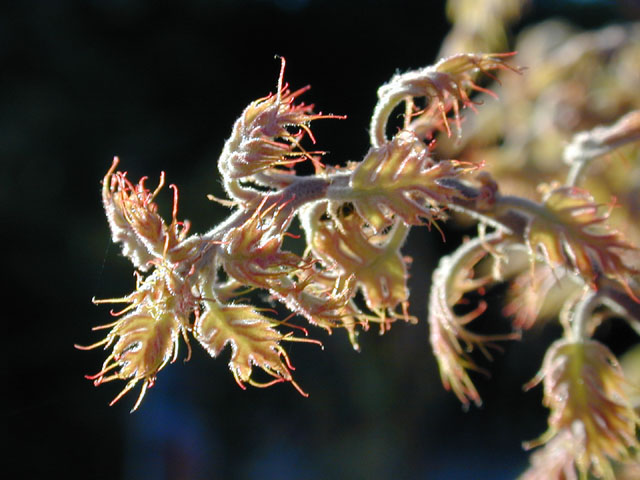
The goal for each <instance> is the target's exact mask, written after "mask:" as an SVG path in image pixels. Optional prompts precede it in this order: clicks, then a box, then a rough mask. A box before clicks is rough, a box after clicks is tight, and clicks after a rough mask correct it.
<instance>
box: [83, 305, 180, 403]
mask: <svg viewBox="0 0 640 480" xmlns="http://www.w3.org/2000/svg"><path fill="white" fill-rule="evenodd" d="M181 331H182V325H181V322H180V321H179V319H178V318H177V317H176V316H175V315H174V314H173V313H171V312H158V311H155V310H152V309H149V308H147V307H146V306H144V307H141V308H139V309H137V310H135V311H133V312H132V313H130V314H129V315H127V316H126V317H124V318H122V319H121V320H120V321H118V322H117V323H116V325H115V326H114V327H113V329H112V330H111V331H110V332H109V335H108V336H107V338H106V339H105V340H104V341H103V342H100V344H103V343H105V344H106V345H107V346H108V345H110V344H111V343H112V342H113V341H114V340H115V339H116V338H117V341H116V343H115V345H114V347H113V351H112V353H111V355H109V356H108V357H107V359H106V360H105V362H104V365H103V366H102V370H101V371H100V372H99V373H97V374H96V375H93V376H88V377H87V378H89V379H91V380H93V381H94V384H95V385H96V386H97V385H100V384H102V383H106V382H110V381H112V380H129V382H128V383H127V385H126V386H125V388H124V389H123V390H122V391H121V392H120V394H118V396H117V397H116V398H115V399H114V400H113V401H112V402H111V404H112V405H113V404H114V403H116V402H117V401H118V400H119V399H120V398H122V397H123V396H124V395H125V394H126V393H127V392H128V391H129V390H131V389H132V388H133V387H135V386H136V384H137V383H138V382H139V381H142V382H143V383H142V390H141V391H140V395H139V396H138V400H137V401H136V404H135V406H134V407H133V409H132V411H133V410H136V409H137V408H138V406H139V405H140V402H141V401H142V399H143V397H144V395H145V393H146V391H147V388H148V387H150V386H152V385H153V384H154V382H155V379H156V375H157V373H158V372H159V371H160V370H162V368H164V366H165V365H166V364H167V362H168V361H169V360H170V359H172V358H173V359H175V357H176V355H177V353H178V339H179V334H180V332H181ZM90 348H91V347H90ZM117 368H119V370H118V371H117V372H115V373H112V374H110V375H107V374H108V373H109V372H111V371H112V370H114V369H117Z"/></svg>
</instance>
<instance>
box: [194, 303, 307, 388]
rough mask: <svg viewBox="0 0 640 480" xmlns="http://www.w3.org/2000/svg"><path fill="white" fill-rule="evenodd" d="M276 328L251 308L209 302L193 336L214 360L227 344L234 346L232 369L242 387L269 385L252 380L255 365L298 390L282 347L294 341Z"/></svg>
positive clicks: (196, 324) (230, 364) (197, 322)
mask: <svg viewBox="0 0 640 480" xmlns="http://www.w3.org/2000/svg"><path fill="white" fill-rule="evenodd" d="M274 325H275V322H274V321H273V320H271V319H269V318H268V317H266V316H264V315H262V314H260V313H258V312H257V311H256V310H255V309H254V307H252V306H249V305H224V306H222V305H218V304H215V303H213V302H210V303H208V304H207V306H206V308H205V310H204V313H202V314H201V315H200V316H199V318H198V319H197V320H196V322H195V325H194V335H195V337H196V339H197V340H198V341H199V342H200V343H201V344H202V345H203V346H204V348H205V349H206V350H207V351H208V352H209V353H210V354H211V356H213V357H217V356H218V355H219V354H220V352H222V350H223V349H224V348H225V346H226V345H230V346H231V360H230V361H229V368H230V369H231V372H232V373H233V376H234V378H235V379H236V381H237V382H238V384H239V385H240V386H241V387H243V388H244V386H243V385H244V383H250V384H252V385H255V386H266V385H262V384H258V383H256V382H255V381H254V380H252V378H251V376H252V372H253V367H254V366H256V367H258V368H261V369H262V370H264V371H265V372H267V373H268V374H269V375H271V376H272V377H275V381H274V382H278V381H287V382H292V383H293V384H294V386H296V388H298V389H299V387H297V385H296V384H295V382H294V381H293V378H292V377H291V369H292V367H291V365H290V363H289V359H288V357H287V354H286V352H285V351H284V349H283V348H282V346H281V345H280V342H282V341H283V340H292V338H291V337H290V336H287V335H283V334H281V333H280V332H278V331H277V330H275V329H274V328H273V326H274ZM299 340H300V339H299ZM302 341H304V339H302ZM274 382H271V383H274ZM271 383H269V384H267V385H270V384H271Z"/></svg>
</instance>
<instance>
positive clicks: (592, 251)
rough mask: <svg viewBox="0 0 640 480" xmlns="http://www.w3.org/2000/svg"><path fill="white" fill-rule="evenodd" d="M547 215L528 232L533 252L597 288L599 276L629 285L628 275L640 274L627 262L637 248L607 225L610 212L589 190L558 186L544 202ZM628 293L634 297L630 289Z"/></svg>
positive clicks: (535, 219) (533, 221)
mask: <svg viewBox="0 0 640 480" xmlns="http://www.w3.org/2000/svg"><path fill="white" fill-rule="evenodd" d="M543 206H544V212H543V213H542V214H540V215H536V216H534V217H533V218H532V219H531V221H530V222H529V225H528V227H527V230H526V232H525V237H526V241H527V244H528V246H529V248H530V250H531V251H532V252H533V251H535V250H538V249H539V250H541V251H542V253H543V254H544V256H545V258H546V260H547V261H548V263H549V264H550V265H551V266H558V265H562V266H565V267H568V268H570V269H573V270H575V271H576V272H577V273H578V274H580V275H581V276H582V277H583V278H584V279H585V281H587V282H589V283H590V284H591V285H592V286H595V281H596V279H597V278H598V276H600V275H606V276H608V277H611V278H615V279H617V280H619V281H621V282H622V283H623V285H625V286H626V285H627V284H628V280H627V278H628V276H629V275H632V274H637V273H640V272H639V271H638V270H637V269H636V268H634V267H633V266H631V265H629V263H628V262H625V261H624V260H623V257H622V255H621V254H622V252H624V251H637V250H638V249H637V248H636V247H635V246H633V245H631V244H630V243H628V242H627V241H625V239H624V238H623V235H622V234H621V233H620V232H618V231H616V230H614V229H612V228H611V226H610V225H609V224H608V218H609V211H607V212H604V213H603V212H602V209H603V206H602V205H599V204H597V203H595V202H594V200H593V197H592V196H591V195H590V194H589V192H587V191H586V190H582V189H579V188H576V187H559V188H555V189H552V190H550V191H549V192H548V193H547V194H546V195H545V198H544V200H543ZM627 291H628V293H629V294H630V295H631V296H633V293H632V292H631V290H630V289H629V288H628V287H627Z"/></svg>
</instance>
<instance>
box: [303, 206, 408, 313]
mask: <svg viewBox="0 0 640 480" xmlns="http://www.w3.org/2000/svg"><path fill="white" fill-rule="evenodd" d="M339 223H340V225H339V226H338V225H337V224H336V223H334V222H333V221H325V222H317V228H316V229H315V231H314V232H313V237H312V239H311V245H312V248H313V250H314V252H316V254H318V255H320V256H321V257H322V258H324V259H325V260H326V263H328V264H331V263H335V264H336V267H337V268H338V269H339V270H340V272H341V273H342V274H344V275H346V276H351V275H354V276H355V279H356V281H357V283H358V285H359V286H360V287H361V288H362V290H363V293H364V296H365V300H366V302H367V306H368V307H369V308H371V309H373V310H378V309H392V310H393V309H394V308H395V307H396V306H397V305H398V304H400V303H403V302H406V301H407V300H408V298H409V290H408V288H407V285H406V282H407V269H406V265H405V260H404V259H403V257H402V255H401V253H400V247H401V245H402V243H403V242H404V239H405V237H406V233H407V229H406V227H404V226H403V225H399V224H398V225H396V227H395V228H394V230H393V231H392V232H391V233H389V234H388V235H387V238H385V240H384V241H382V242H378V243H377V244H376V243H373V242H372V241H371V240H370V239H369V238H367V237H366V236H365V235H364V233H363V231H362V220H361V219H360V217H359V216H357V215H354V214H352V215H348V216H345V217H343V218H341V219H340V221H339Z"/></svg>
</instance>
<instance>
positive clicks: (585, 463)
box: [526, 339, 640, 480]
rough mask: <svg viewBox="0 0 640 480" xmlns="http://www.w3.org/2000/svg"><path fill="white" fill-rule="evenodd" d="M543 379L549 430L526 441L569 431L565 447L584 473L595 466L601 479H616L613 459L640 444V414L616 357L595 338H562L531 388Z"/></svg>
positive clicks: (626, 454) (620, 457) (530, 385)
mask: <svg viewBox="0 0 640 480" xmlns="http://www.w3.org/2000/svg"><path fill="white" fill-rule="evenodd" d="M540 381H544V399H543V403H544V404H545V406H547V407H549V408H550V409H551V415H550V417H549V429H548V430H547V431H546V432H545V433H544V434H543V435H542V436H541V437H540V438H539V439H537V440H535V441H533V442H529V443H528V444H527V445H526V446H527V447H529V448H530V447H534V446H537V445H540V444H542V443H546V442H548V441H550V440H552V439H554V438H555V437H556V436H558V435H560V436H563V435H568V436H569V438H570V440H571V442H569V443H568V444H567V448H571V452H572V456H573V459H574V461H575V464H576V467H577V468H578V470H579V471H580V473H581V475H583V476H585V477H586V475H587V472H589V471H593V473H595V475H596V476H597V477H598V478H605V479H610V480H613V479H614V478H615V475H614V473H613V469H612V466H611V463H610V460H612V459H613V460H619V461H622V460H625V459H627V458H628V456H629V452H630V449H636V450H637V449H638V448H640V443H639V442H638V438H637V437H636V427H637V426H639V425H640V418H638V416H637V415H636V414H635V412H634V411H633V409H632V408H631V405H630V402H629V400H628V398H627V396H626V392H625V389H626V387H627V384H628V382H627V380H626V379H625V377H624V374H623V372H622V369H621V368H620V365H619V364H618V361H617V360H616V358H615V356H614V355H613V354H612V353H611V351H609V349H607V347H605V346H604V345H602V344H601V343H599V342H597V341H594V340H585V341H573V340H567V339H562V340H558V341H556V342H555V343H554V344H553V345H551V347H550V348H549V350H548V351H547V353H546V355H545V358H544V362H543V365H542V369H541V370H540V373H538V375H537V376H536V378H534V380H533V381H532V382H530V383H529V384H528V385H527V388H531V387H532V386H534V385H536V384H537V383H539V382H540ZM636 387H637V386H636Z"/></svg>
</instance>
